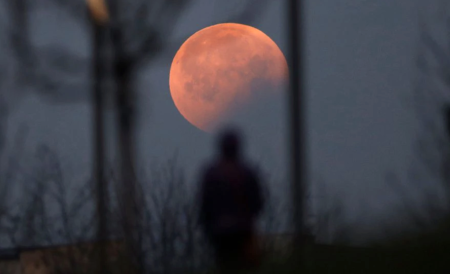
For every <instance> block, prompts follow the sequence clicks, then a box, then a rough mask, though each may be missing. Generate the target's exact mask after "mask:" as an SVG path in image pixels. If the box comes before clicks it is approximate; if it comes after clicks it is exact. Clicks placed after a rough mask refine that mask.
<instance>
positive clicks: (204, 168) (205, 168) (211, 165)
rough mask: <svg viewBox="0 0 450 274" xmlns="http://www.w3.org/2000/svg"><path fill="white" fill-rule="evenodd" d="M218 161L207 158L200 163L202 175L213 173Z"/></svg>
mask: <svg viewBox="0 0 450 274" xmlns="http://www.w3.org/2000/svg"><path fill="white" fill-rule="evenodd" d="M217 167H218V162H217V160H216V159H209V160H206V161H204V162H203V164H202V165H201V174H202V175H203V176H205V175H209V174H212V173H214V172H215V171H216V170H217Z"/></svg>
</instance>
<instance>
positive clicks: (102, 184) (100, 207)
mask: <svg viewBox="0 0 450 274" xmlns="http://www.w3.org/2000/svg"><path fill="white" fill-rule="evenodd" d="M87 6H88V11H89V12H90V14H91V17H90V18H91V19H92V27H93V52H92V55H93V59H92V60H93V61H92V78H93V79H92V101H93V102H92V103H93V104H92V107H93V116H94V117H93V118H94V122H93V132H94V134H93V135H94V136H93V141H94V168H93V171H94V178H95V194H96V200H97V201H96V202H97V241H98V246H97V247H98V251H99V253H98V273H101V274H104V273H107V269H108V268H107V263H106V250H105V249H106V247H105V237H106V236H107V235H106V234H107V233H106V232H107V231H106V228H107V227H106V225H107V216H106V214H107V212H106V209H107V199H106V194H107V186H106V180H105V174H104V171H105V169H104V164H105V146H104V143H105V142H104V137H105V133H104V123H103V112H104V93H103V90H102V86H101V82H102V79H103V76H104V72H105V68H104V62H103V60H102V58H101V56H102V54H101V51H102V48H103V38H104V37H103V33H104V26H105V25H106V24H107V23H108V19H109V16H108V11H107V9H106V5H105V2H104V0H87Z"/></svg>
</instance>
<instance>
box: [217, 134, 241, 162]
mask: <svg viewBox="0 0 450 274" xmlns="http://www.w3.org/2000/svg"><path fill="white" fill-rule="evenodd" d="M241 146H242V140H241V135H240V134H239V131H238V130H237V129H234V128H226V129H224V130H222V132H221V133H220V134H219V138H218V149H219V152H220V155H221V156H222V157H223V158H226V159H229V160H235V159H237V158H239V156H240V154H241Z"/></svg>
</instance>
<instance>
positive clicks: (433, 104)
mask: <svg viewBox="0 0 450 274" xmlns="http://www.w3.org/2000/svg"><path fill="white" fill-rule="evenodd" d="M422 5H423V6H421V12H422V13H421V16H420V19H419V26H418V27H419V41H418V43H419V46H418V53H417V59H416V61H417V63H416V64H417V74H416V76H415V77H414V79H415V87H414V88H415V89H414V92H413V97H412V100H410V101H409V103H410V105H409V106H410V107H411V109H412V110H413V112H414V116H415V117H416V119H417V121H418V125H419V131H418V136H417V139H416V141H415V143H414V147H413V149H414V157H413V158H412V161H411V165H410V168H409V169H408V171H407V180H406V181H403V180H401V179H400V177H399V176H397V175H396V174H393V173H392V172H390V173H388V174H387V176H386V182H387V183H388V185H389V187H391V189H392V190H393V191H394V192H395V193H397V194H398V195H399V199H398V201H399V205H400V208H401V209H402V211H403V212H404V213H405V214H406V217H407V218H408V219H409V220H410V222H411V223H410V224H409V225H408V226H409V227H411V224H413V227H414V228H415V229H416V230H419V231H422V232H423V231H424V230H428V229H433V228H434V227H435V226H436V224H437V222H440V221H442V218H443V217H445V216H448V213H449V208H448V205H449V203H450V168H449V167H450V135H449V134H448V131H447V127H446V125H447V123H448V121H446V115H445V114H446V108H448V106H449V104H450V24H449V22H450V21H449V20H450V3H449V2H448V1H443V0H433V1H427V2H423V3H422ZM436 183H437V187H436ZM417 193H420V195H417ZM419 196H420V197H419ZM421 200H422V201H423V203H421V202H420V201H421Z"/></svg>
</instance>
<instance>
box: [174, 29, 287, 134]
mask: <svg viewBox="0 0 450 274" xmlns="http://www.w3.org/2000/svg"><path fill="white" fill-rule="evenodd" d="M287 78H288V66H287V62H286V58H285V57H284V55H283V53H282V52H281V50H280V48H279V47H278V46H277V44H276V43H275V42H274V41H272V39H270V37H269V36H267V35H266V34H264V33H263V32H262V31H260V30H258V29H256V28H254V27H251V26H248V25H243V24H236V23H223V24H217V25H213V26H210V27H207V28H204V29H202V30H200V31H198V32H196V33H194V34H193V35H192V36H191V37H189V38H188V39H187V40H186V41H185V42H184V43H183V45H182V46H181V47H180V49H179V50H178V52H177V53H176V55H175V57H174V59H173V62H172V66H171V68H170V77H169V86H170V93H171V96H172V99H173V102H174V104H175V106H176V107H177V109H178V111H179V112H180V113H181V115H182V116H183V117H184V118H185V119H186V120H188V121H189V122H190V123H191V124H193V125H194V126H196V127H197V128H199V129H201V130H203V131H206V132H212V131H214V130H215V129H216V128H217V127H218V126H220V125H221V123H224V122H226V121H227V119H228V118H229V117H231V116H232V115H233V113H234V112H235V111H236V110H239V111H240V112H242V110H245V108H246V106H248V105H249V103H251V102H252V100H256V98H258V93H262V91H261V90H262V89H264V90H265V91H266V92H267V89H269V90H268V92H269V93H276V92H277V91H279V88H277V86H280V85H283V84H284V83H285V82H286V80H287Z"/></svg>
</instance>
